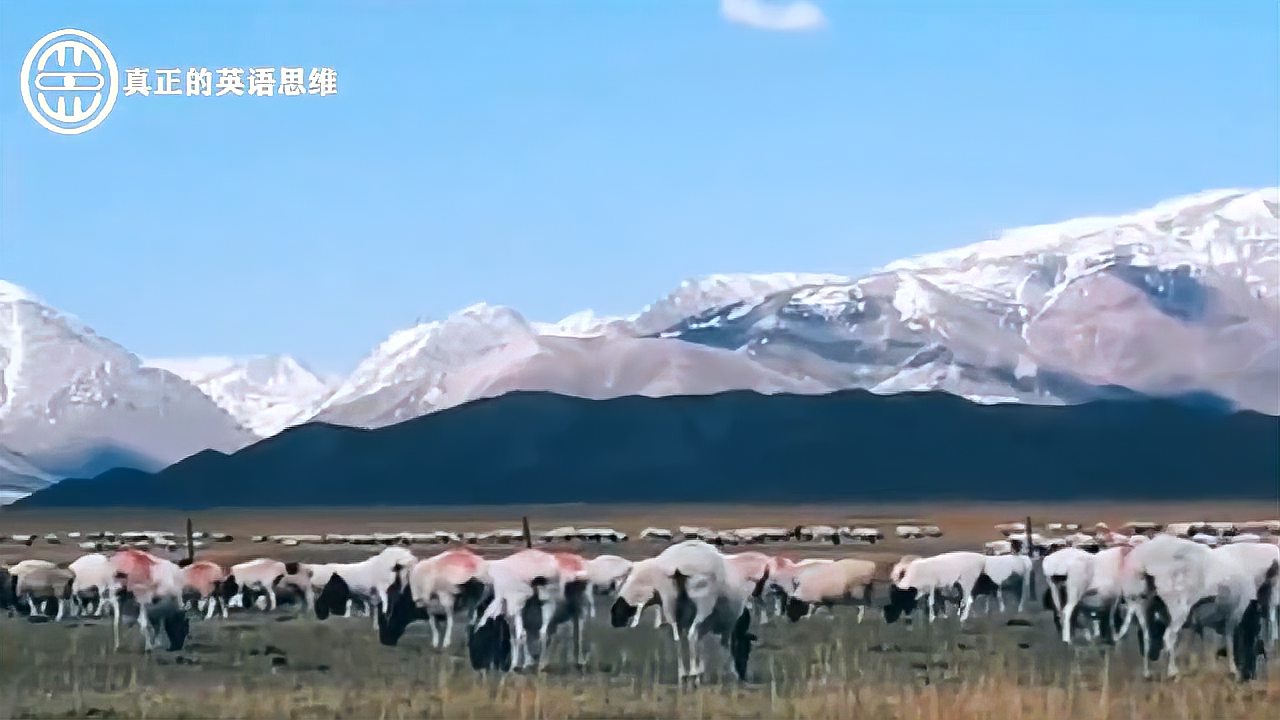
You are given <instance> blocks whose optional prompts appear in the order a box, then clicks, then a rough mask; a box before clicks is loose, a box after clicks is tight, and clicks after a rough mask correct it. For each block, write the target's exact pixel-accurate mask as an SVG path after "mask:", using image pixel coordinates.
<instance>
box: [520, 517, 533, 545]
mask: <svg viewBox="0 0 1280 720" xmlns="http://www.w3.org/2000/svg"><path fill="white" fill-rule="evenodd" d="M520 523H521V525H522V526H523V527H524V546H525V547H527V548H532V547H533V533H531V532H529V516H528V515H525V516H524V517H522V518H520Z"/></svg>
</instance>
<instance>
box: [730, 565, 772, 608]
mask: <svg viewBox="0 0 1280 720" xmlns="http://www.w3.org/2000/svg"><path fill="white" fill-rule="evenodd" d="M769 560H770V558H769V556H768V555H765V554H764V553H762V552H755V551H747V552H741V553H726V554H724V561H725V563H727V564H728V565H729V566H730V567H732V568H733V569H734V570H735V571H736V573H735V574H736V575H737V576H738V577H739V578H740V579H741V581H742V589H743V590H744V591H745V592H746V593H747V597H748V598H749V599H748V601H747V603H748V605H749V606H750V607H754V608H756V611H757V614H758V615H759V616H760V622H761V623H764V622H766V619H765V606H764V601H763V598H762V595H763V594H764V586H765V580H766V578H768V577H769Z"/></svg>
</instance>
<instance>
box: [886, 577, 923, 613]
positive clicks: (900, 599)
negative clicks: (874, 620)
mask: <svg viewBox="0 0 1280 720" xmlns="http://www.w3.org/2000/svg"><path fill="white" fill-rule="evenodd" d="M917 594H918V593H917V592H916V589H915V588H905V589H904V588H900V587H898V586H897V585H890V586H889V603H888V604H887V605H885V606H884V619H885V621H886V622H896V621H897V620H898V618H900V617H902V616H903V615H910V614H911V612H912V611H913V610H915V609H916V597H917Z"/></svg>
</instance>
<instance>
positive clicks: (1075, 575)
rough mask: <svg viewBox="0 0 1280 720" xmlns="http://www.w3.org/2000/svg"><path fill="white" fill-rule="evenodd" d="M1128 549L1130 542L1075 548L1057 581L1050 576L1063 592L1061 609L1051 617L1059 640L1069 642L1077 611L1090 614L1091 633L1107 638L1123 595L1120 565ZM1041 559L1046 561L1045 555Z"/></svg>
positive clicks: (1112, 629) (1113, 627) (1112, 627)
mask: <svg viewBox="0 0 1280 720" xmlns="http://www.w3.org/2000/svg"><path fill="white" fill-rule="evenodd" d="M1132 550H1133V547H1132V546H1130V545H1120V546H1117V547H1112V548H1107V549H1106V550H1102V551H1100V552H1098V553H1096V554H1091V553H1086V552H1082V551H1078V550H1077V551H1076V552H1078V553H1079V555H1076V556H1074V561H1073V562H1072V563H1071V564H1070V565H1069V566H1068V567H1067V568H1066V569H1065V573H1064V575H1063V576H1060V577H1062V579H1061V581H1058V580H1057V578H1051V579H1050V583H1051V585H1059V584H1060V586H1061V590H1062V593H1063V602H1062V605H1061V609H1060V611H1059V613H1058V617H1057V618H1055V619H1056V620H1057V621H1058V623H1059V625H1060V626H1061V630H1062V641H1063V642H1065V643H1067V644H1070V643H1071V638H1072V631H1073V629H1074V627H1075V620H1076V613H1077V611H1082V612H1084V613H1087V614H1088V615H1090V616H1091V619H1092V621H1093V622H1092V625H1093V626H1094V627H1095V628H1096V632H1094V633H1091V634H1096V635H1098V636H1100V637H1102V638H1103V639H1104V640H1108V641H1109V640H1110V639H1111V638H1112V637H1113V635H1114V629H1115V616H1116V612H1117V611H1118V610H1119V607H1120V603H1121V601H1122V600H1123V597H1124V592H1123V584H1122V579H1123V575H1122V569H1123V567H1124V560H1125V557H1126V556H1127V555H1128V554H1129V553H1130V552H1131V551H1132ZM1055 554H1057V553H1055ZM1051 557H1052V556H1051ZM1045 561H1046V562H1048V558H1046V559H1045ZM1046 576H1048V573H1046Z"/></svg>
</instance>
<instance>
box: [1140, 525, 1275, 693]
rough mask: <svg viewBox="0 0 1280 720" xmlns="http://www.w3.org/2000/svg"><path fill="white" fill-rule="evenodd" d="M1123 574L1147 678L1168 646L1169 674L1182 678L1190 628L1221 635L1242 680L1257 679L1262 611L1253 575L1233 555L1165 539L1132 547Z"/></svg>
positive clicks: (1159, 538)
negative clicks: (1184, 640)
mask: <svg viewBox="0 0 1280 720" xmlns="http://www.w3.org/2000/svg"><path fill="white" fill-rule="evenodd" d="M1241 547H1244V546H1241ZM1122 575H1123V579H1122V582H1123V588H1124V595H1125V601H1126V602H1127V603H1129V604H1130V605H1131V606H1132V607H1133V608H1134V609H1135V610H1136V613H1135V614H1136V616H1137V619H1138V624H1139V627H1140V630H1141V636H1140V640H1141V641H1142V644H1143V651H1144V652H1143V674H1144V675H1145V676H1146V677H1150V676H1151V662H1152V661H1154V660H1157V659H1159V657H1160V653H1161V652H1162V651H1163V650H1164V649H1165V648H1168V651H1169V667H1168V676H1169V677H1171V678H1172V677H1176V676H1177V675H1178V665H1177V641H1178V635H1179V633H1181V632H1182V629H1183V628H1184V627H1187V626H1188V625H1190V626H1192V627H1197V628H1209V629H1212V630H1215V631H1217V632H1218V633H1219V634H1220V635H1222V637H1223V638H1224V639H1225V640H1226V642H1227V648H1226V649H1227V658H1228V660H1229V662H1230V663H1231V664H1232V666H1233V669H1234V670H1235V674H1236V677H1237V679H1239V680H1251V679H1253V678H1254V677H1255V676H1256V674H1257V658H1258V654H1259V653H1260V652H1261V651H1262V640H1261V638H1260V637H1259V635H1260V634H1261V630H1262V609H1261V607H1260V605H1259V603H1258V599H1257V591H1256V588H1255V583H1254V579H1253V577H1252V575H1251V574H1250V572H1249V570H1248V569H1247V568H1246V567H1244V565H1242V564H1241V563H1240V562H1239V561H1238V560H1237V559H1236V558H1235V557H1234V556H1233V555H1231V554H1229V553H1223V552H1221V551H1218V550H1211V549H1210V548H1208V547H1205V546H1204V545H1200V544H1198V543H1195V542H1192V541H1190V540H1184V539H1181V538H1177V537H1174V536H1171V535H1162V536H1160V537H1158V538H1156V539H1154V540H1152V541H1151V542H1148V543H1144V544H1142V545H1139V546H1138V547H1135V548H1133V550H1132V551H1130V552H1129V554H1128V555H1127V556H1126V558H1125V562H1124V566H1123V569H1122Z"/></svg>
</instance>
